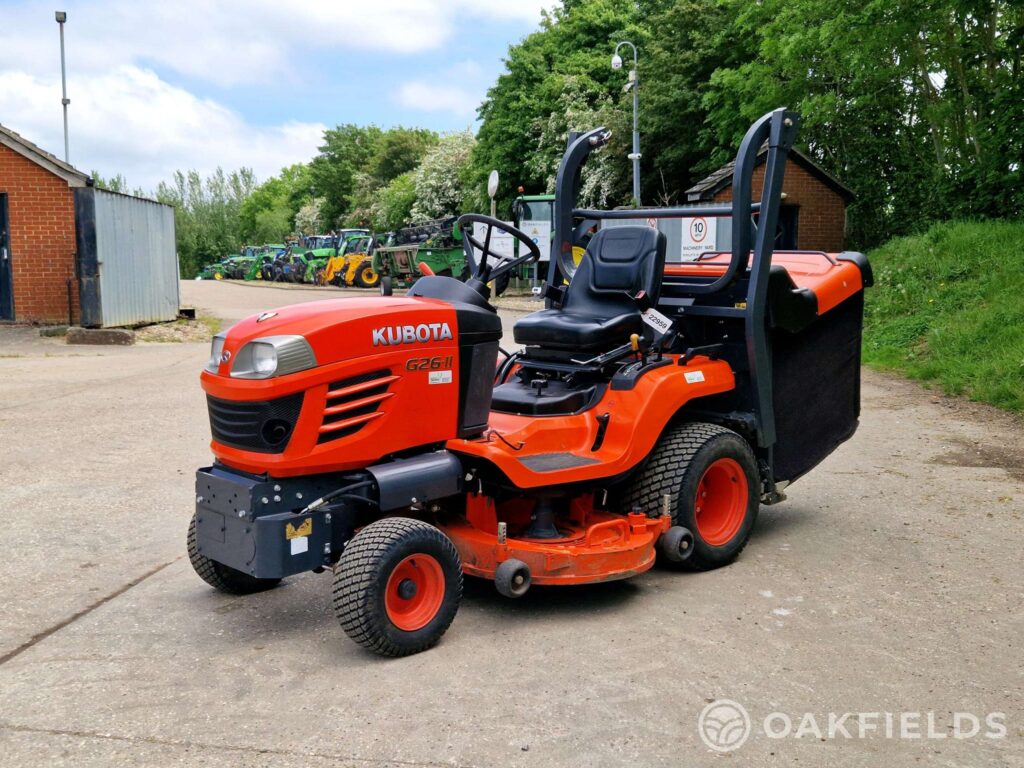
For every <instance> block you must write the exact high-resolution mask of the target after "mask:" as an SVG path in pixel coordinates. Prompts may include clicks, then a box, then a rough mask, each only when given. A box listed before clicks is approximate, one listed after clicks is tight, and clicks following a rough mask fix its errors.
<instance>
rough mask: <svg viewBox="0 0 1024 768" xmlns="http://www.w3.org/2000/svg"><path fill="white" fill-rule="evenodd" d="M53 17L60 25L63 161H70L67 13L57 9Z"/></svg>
mask: <svg viewBox="0 0 1024 768" xmlns="http://www.w3.org/2000/svg"><path fill="white" fill-rule="evenodd" d="M54 17H55V18H56V19H57V26H59V27H60V89H61V100H60V103H61V104H62V105H63V106H64V162H65V163H70V162H71V152H70V150H69V149H68V104H70V103H71V99H69V98H68V77H67V69H66V67H65V66H64V22H65V21H67V20H68V15H67V13H65V12H64V11H57V12H55V13H54Z"/></svg>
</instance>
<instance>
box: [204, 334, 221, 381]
mask: <svg viewBox="0 0 1024 768" xmlns="http://www.w3.org/2000/svg"><path fill="white" fill-rule="evenodd" d="M223 353H224V334H223V333H218V334H217V335H216V336H214V337H213V343H211V344H210V359H209V360H207V361H206V366H205V368H206V370H207V371H209V372H210V373H216V372H217V369H218V368H220V356H221V355H222V354H223Z"/></svg>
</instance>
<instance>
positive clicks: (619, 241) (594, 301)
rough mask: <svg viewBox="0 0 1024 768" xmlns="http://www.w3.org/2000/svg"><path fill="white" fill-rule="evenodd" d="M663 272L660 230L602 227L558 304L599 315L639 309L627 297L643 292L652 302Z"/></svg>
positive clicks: (657, 294)
mask: <svg viewBox="0 0 1024 768" xmlns="http://www.w3.org/2000/svg"><path fill="white" fill-rule="evenodd" d="M664 271H665V235H663V234H662V233H661V232H659V231H658V230H656V229H654V228H652V227H641V226H623V227H609V228H607V229H602V230H600V231H598V233H597V234H596V235H594V237H593V238H592V239H591V241H590V243H589V244H588V245H587V250H586V253H584V254H583V259H582V261H580V265H579V267H577V269H576V274H575V275H573V278H572V281H571V282H570V283H569V287H568V288H567V289H566V293H565V300H564V301H563V302H562V307H563V308H564V309H567V310H570V309H571V310H576V311H582V312H586V313H587V314H594V315H599V316H608V315H613V314H621V313H623V312H629V311H639V310H637V306H636V303H635V302H634V301H633V300H632V299H630V298H629V296H635V295H636V294H637V293H639V292H640V291H646V292H647V295H648V296H650V298H651V301H652V302H655V303H656V302H657V301H658V296H659V294H660V293H661V280H662V274H663V272H664ZM627 293H628V294H629V296H627V295H626V294H627Z"/></svg>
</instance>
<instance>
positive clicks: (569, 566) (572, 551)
mask: <svg viewBox="0 0 1024 768" xmlns="http://www.w3.org/2000/svg"><path fill="white" fill-rule="evenodd" d="M468 507H469V517H468V519H467V518H458V519H456V520H454V521H451V522H448V523H445V524H442V525H440V526H439V528H440V529H441V530H442V531H444V533H445V534H446V535H447V536H448V538H450V539H451V540H452V542H453V543H454V544H455V548H456V549H457V550H458V551H459V557H460V558H461V560H462V570H463V572H464V573H466V574H468V575H470V576H480V577H483V578H487V579H493V578H494V576H495V572H496V571H497V570H498V567H499V566H500V565H501V564H502V563H503V562H505V561H508V560H513V559H515V560H519V561H522V562H523V563H525V564H526V565H527V567H528V568H529V570H530V575H531V578H532V581H533V583H534V584H591V583H596V582H603V581H615V580H617V579H628V578H629V577H631V576H636V575H637V574H640V573H643V572H644V571H647V570H649V569H650V568H651V566H653V565H654V558H655V544H656V543H657V541H658V537H659V536H661V534H662V533H664V532H665V531H667V530H668V529H669V527H670V526H671V525H672V520H671V518H669V517H657V518H650V517H647V515H644V514H642V513H633V514H630V515H626V516H625V517H623V516H622V515H613V514H610V513H608V512H601V511H597V510H586V511H584V512H583V513H582V515H581V514H580V512H581V510H579V509H577V508H574V509H573V511H572V515H571V517H570V518H569V519H559V521H558V529H557V530H558V534H559V535H558V537H557V538H548V539H538V538H526V537H525V535H524V534H528V530H527V529H526V528H522V527H521V528H520V529H519V531H517V533H518V536H511V535H508V534H507V533H506V534H504V535H503V533H502V530H505V531H507V527H506V526H507V524H505V523H501V524H499V523H498V522H497V518H496V510H495V505H494V503H493V500H492V499H490V498H487V497H483V496H481V497H472V496H471V497H470V499H469V503H468ZM474 522H475V524H474ZM478 525H482V526H484V527H483V528H481V527H477V526H478ZM495 531H496V532H495Z"/></svg>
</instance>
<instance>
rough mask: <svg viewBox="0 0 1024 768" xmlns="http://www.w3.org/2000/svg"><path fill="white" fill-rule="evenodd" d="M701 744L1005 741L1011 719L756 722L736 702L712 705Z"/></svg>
mask: <svg viewBox="0 0 1024 768" xmlns="http://www.w3.org/2000/svg"><path fill="white" fill-rule="evenodd" d="M697 732H698V733H699V734H700V738H701V740H702V741H703V742H704V743H705V744H706V745H707V746H708V747H710V748H711V749H713V750H714V751H716V752H732V751H734V750H737V749H739V748H740V747H742V746H743V745H744V744H745V743H746V742H747V739H749V738H750V736H751V735H752V734H754V733H760V734H761V735H763V736H765V737H767V738H769V739H814V740H816V741H821V740H822V739H894V740H897V739H898V740H904V739H906V740H915V739H932V740H938V739H961V740H963V739H992V740H995V739H1005V738H1006V715H1005V714H1004V713H1003V712H989V713H988V714H985V715H977V714H974V713H973V712H951V713H944V714H943V713H936V712H825V713H818V712H802V713H799V714H790V713H787V712H769V713H768V714H767V715H765V716H764V717H763V718H761V719H760V720H757V721H756V722H752V721H751V718H750V713H749V712H747V710H746V708H745V707H744V706H743V705H742V704H739V703H737V702H735V701H732V700H731V699H718V700H716V701H713V702H711V703H710V704H708V705H707V706H706V707H704V709H703V711H702V712H701V713H700V717H699V718H698V719H697Z"/></svg>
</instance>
